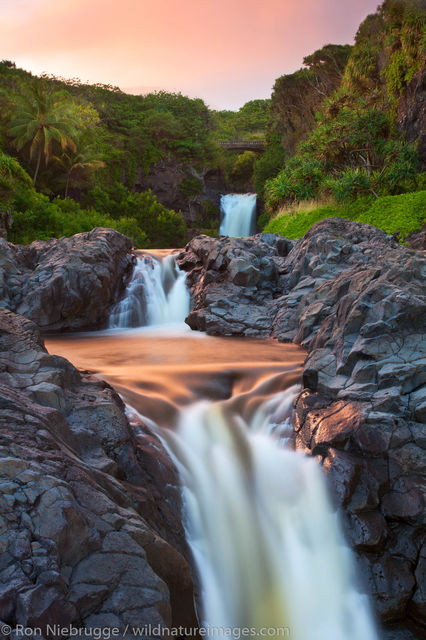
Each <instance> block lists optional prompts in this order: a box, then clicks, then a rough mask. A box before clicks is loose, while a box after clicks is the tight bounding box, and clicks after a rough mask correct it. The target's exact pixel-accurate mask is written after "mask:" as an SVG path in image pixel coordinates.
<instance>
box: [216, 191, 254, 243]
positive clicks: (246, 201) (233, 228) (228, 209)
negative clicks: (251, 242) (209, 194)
mask: <svg viewBox="0 0 426 640" xmlns="http://www.w3.org/2000/svg"><path fill="white" fill-rule="evenodd" d="M220 208H221V210H222V213H223V219H222V223H221V225H220V229H219V234H220V235H221V236H234V237H239V236H242V237H245V236H250V235H252V234H253V233H254V232H255V230H256V194H255V193H228V194H227V195H225V196H222V197H221V200H220Z"/></svg>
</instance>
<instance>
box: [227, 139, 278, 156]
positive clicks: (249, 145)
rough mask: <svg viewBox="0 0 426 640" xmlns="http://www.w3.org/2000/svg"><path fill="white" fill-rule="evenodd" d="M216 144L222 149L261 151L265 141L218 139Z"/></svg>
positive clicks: (264, 146) (263, 149)
mask: <svg viewBox="0 0 426 640" xmlns="http://www.w3.org/2000/svg"><path fill="white" fill-rule="evenodd" d="M217 144H220V146H221V147H223V148H224V149H231V150H233V151H234V150H235V151H258V152H259V153H261V152H262V151H265V148H266V143H265V142H263V141H262V140H218V141H217Z"/></svg>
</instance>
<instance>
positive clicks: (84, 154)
mask: <svg viewBox="0 0 426 640" xmlns="http://www.w3.org/2000/svg"><path fill="white" fill-rule="evenodd" d="M54 160H55V161H56V163H57V164H58V165H59V166H60V167H61V168H62V169H63V171H64V174H65V176H66V180H65V191H64V197H65V198H68V191H69V187H70V184H71V179H72V178H74V177H75V176H76V174H78V173H80V174H87V173H91V172H93V171H96V170H97V169H102V168H103V167H105V162H104V161H103V160H102V159H101V157H100V155H99V154H98V153H97V152H96V150H94V149H92V148H91V147H83V148H80V149H77V148H75V149H71V148H70V149H68V150H65V151H64V153H63V154H62V155H61V156H54Z"/></svg>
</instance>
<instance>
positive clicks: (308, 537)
mask: <svg viewBox="0 0 426 640" xmlns="http://www.w3.org/2000/svg"><path fill="white" fill-rule="evenodd" d="M295 391H296V389H295V387H292V388H290V389H287V390H286V391H284V392H280V393H278V394H275V395H273V396H272V397H269V398H268V399H267V400H265V401H264V402H263V403H261V404H260V406H258V408H257V409H256V410H255V411H253V412H252V414H251V416H250V418H249V420H248V422H245V421H244V420H243V419H242V418H241V417H240V415H239V412H237V413H235V414H234V413H233V410H232V401H231V404H229V403H228V404H227V403H224V402H220V403H197V404H196V405H192V406H191V407H189V408H188V409H186V410H184V411H183V412H182V414H181V418H180V421H179V425H178V429H177V431H176V432H174V433H171V434H168V435H167V436H166V439H167V442H168V444H169V447H170V449H171V451H172V455H173V456H174V458H175V461H176V464H177V466H178V469H179V472H180V474H181V478H182V483H183V491H184V504H185V510H186V516H187V523H186V528H187V535H188V540H189V543H190V545H191V548H192V551H193V555H194V559H195V563H196V566H197V569H198V573H199V578H200V583H201V597H202V608H203V611H202V618H203V619H202V624H203V625H204V626H205V627H208V628H210V629H211V628H212V627H214V628H217V627H219V628H222V629H223V630H224V631H223V632H220V631H219V632H217V633H216V634H215V635H217V636H218V637H220V636H222V635H223V636H224V637H227V636H229V633H230V631H229V630H230V629H234V630H237V629H241V628H249V629H251V630H252V635H253V630H255V631H256V633H257V634H259V633H260V635H261V636H262V635H265V633H262V631H261V630H262V629H263V628H264V629H275V630H278V631H276V633H275V635H276V636H278V637H283V635H284V637H286V636H287V635H288V636H289V637H291V638H292V639H293V640H314V639H315V640H359V639H360V638H362V639H363V640H376V638H377V636H376V631H375V626H374V623H373V621H372V616H371V613H370V609H369V603H368V598H367V597H366V596H365V595H363V594H362V593H361V592H360V591H358V590H357V588H356V586H355V585H356V579H355V576H354V564H353V559H352V554H351V551H350V549H349V548H348V546H347V545H346V544H345V541H344V539H343V535H342V533H341V530H340V525H339V521H338V517H337V515H336V514H335V513H334V512H333V510H332V508H331V505H330V502H329V499H328V495H327V491H326V486H325V479H324V477H323V475H322V472H321V470H320V467H319V465H318V463H317V462H316V461H315V460H313V459H308V458H306V457H303V456H302V455H301V454H299V453H296V452H294V451H291V450H286V449H285V448H283V446H282V445H283V438H282V436H284V440H285V438H286V436H288V435H289V431H290V432H291V429H290V428H289V427H290V425H289V414H290V411H291V405H292V400H293V398H294V394H295ZM280 630H281V631H280ZM285 630H288V631H287V632H286V631H285ZM231 633H232V632H231ZM269 635H271V634H270V633H269ZM234 637H235V636H234Z"/></svg>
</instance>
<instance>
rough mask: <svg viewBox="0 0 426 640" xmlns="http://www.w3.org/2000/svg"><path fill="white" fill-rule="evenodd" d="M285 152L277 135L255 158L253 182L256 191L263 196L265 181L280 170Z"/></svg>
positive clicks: (273, 176)
mask: <svg viewBox="0 0 426 640" xmlns="http://www.w3.org/2000/svg"><path fill="white" fill-rule="evenodd" d="M285 156H286V153H285V151H284V148H283V146H282V145H281V144H280V142H279V140H278V139H277V136H275V138H274V140H273V141H271V142H270V144H268V146H267V148H266V151H265V152H264V153H263V154H261V155H260V156H259V158H258V159H257V160H256V164H255V166H254V171H253V183H254V190H255V191H256V193H257V194H258V195H259V196H260V197H263V195H264V187H265V182H266V181H267V180H269V179H270V178H275V176H276V175H277V174H278V173H279V172H280V171H281V170H282V168H283V165H284V159H285Z"/></svg>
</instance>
